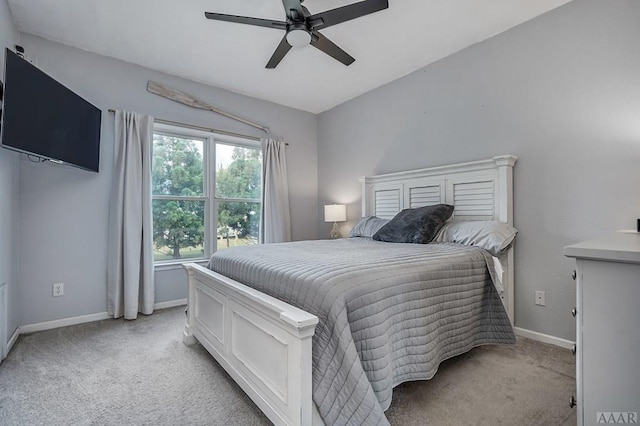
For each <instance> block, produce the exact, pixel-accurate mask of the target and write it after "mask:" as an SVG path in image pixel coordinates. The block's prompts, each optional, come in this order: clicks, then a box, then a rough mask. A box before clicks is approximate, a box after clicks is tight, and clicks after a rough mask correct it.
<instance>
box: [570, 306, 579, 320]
mask: <svg viewBox="0 0 640 426" xmlns="http://www.w3.org/2000/svg"><path fill="white" fill-rule="evenodd" d="M576 315H578V310H577V309H576V308H573V309H572V310H571V316H572V317H574V318H575V317H576Z"/></svg>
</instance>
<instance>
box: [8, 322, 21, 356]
mask: <svg viewBox="0 0 640 426" xmlns="http://www.w3.org/2000/svg"><path fill="white" fill-rule="evenodd" d="M18 336H20V327H18V328H16V330H15V331H14V332H13V334H12V335H11V338H10V339H9V341H8V342H7V353H9V352H11V348H12V347H13V345H15V343H16V340H18Z"/></svg>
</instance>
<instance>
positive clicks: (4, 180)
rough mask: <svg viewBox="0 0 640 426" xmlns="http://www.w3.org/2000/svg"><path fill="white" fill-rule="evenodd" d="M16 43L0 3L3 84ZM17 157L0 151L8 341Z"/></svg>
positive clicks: (0, 273) (14, 293) (13, 300)
mask: <svg viewBox="0 0 640 426" xmlns="http://www.w3.org/2000/svg"><path fill="white" fill-rule="evenodd" d="M18 42H19V35H18V32H17V31H16V30H15V27H14V25H13V22H12V21H11V14H10V13H9V7H8V6H7V3H6V1H5V0H0V48H1V49H2V52H0V70H3V71H0V80H2V81H4V48H5V46H6V47H10V48H11V49H13V46H14V45H15V44H17V43H18ZM18 160H19V159H18V155H17V154H15V153H13V152H11V151H7V150H6V149H0V284H1V283H7V302H8V307H7V310H8V312H7V320H8V321H7V339H9V338H11V335H12V334H13V332H14V331H15V329H16V328H17V327H18V325H20V324H19V315H20V311H19V309H17V307H18V303H19V287H18V283H17V279H16V277H17V271H16V267H15V265H16V264H17V262H18V250H17V248H16V247H17V240H16V237H17V232H16V230H17V225H18V169H19V161H18Z"/></svg>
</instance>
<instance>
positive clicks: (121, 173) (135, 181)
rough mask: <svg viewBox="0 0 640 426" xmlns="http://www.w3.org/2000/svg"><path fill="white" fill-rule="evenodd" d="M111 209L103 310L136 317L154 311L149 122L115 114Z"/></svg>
mask: <svg viewBox="0 0 640 426" xmlns="http://www.w3.org/2000/svg"><path fill="white" fill-rule="evenodd" d="M115 120H116V122H115V152H114V167H113V185H112V189H111V202H110V206H109V251H108V269H107V312H108V313H109V315H111V316H113V317H114V318H119V317H121V316H124V317H125V319H136V318H137V316H138V312H141V313H143V314H146V315H149V314H152V313H153V305H154V300H155V289H154V283H153V228H152V227H153V223H152V213H151V159H152V143H153V118H151V117H150V116H148V115H140V114H137V113H135V112H125V111H116V119H115Z"/></svg>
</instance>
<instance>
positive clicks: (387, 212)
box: [374, 188, 402, 219]
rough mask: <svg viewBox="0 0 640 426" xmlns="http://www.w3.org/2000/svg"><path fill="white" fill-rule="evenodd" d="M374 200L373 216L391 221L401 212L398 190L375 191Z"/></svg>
mask: <svg viewBox="0 0 640 426" xmlns="http://www.w3.org/2000/svg"><path fill="white" fill-rule="evenodd" d="M374 198H375V199H374V206H375V207H374V210H375V216H378V217H381V218H384V219H391V218H392V217H393V216H395V215H396V213H398V212H399V211H400V210H402V204H401V198H402V197H401V196H400V188H389V189H378V190H375V191H374Z"/></svg>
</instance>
